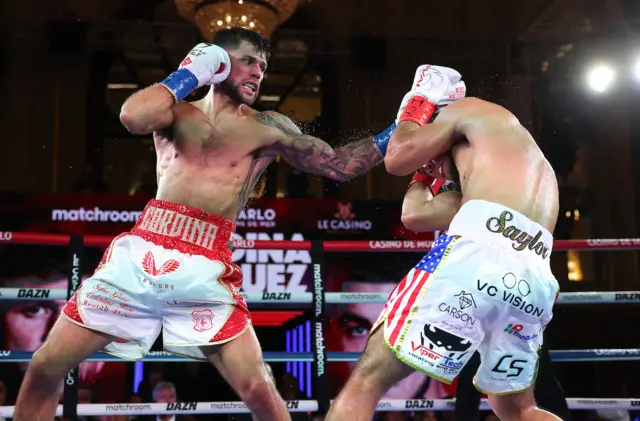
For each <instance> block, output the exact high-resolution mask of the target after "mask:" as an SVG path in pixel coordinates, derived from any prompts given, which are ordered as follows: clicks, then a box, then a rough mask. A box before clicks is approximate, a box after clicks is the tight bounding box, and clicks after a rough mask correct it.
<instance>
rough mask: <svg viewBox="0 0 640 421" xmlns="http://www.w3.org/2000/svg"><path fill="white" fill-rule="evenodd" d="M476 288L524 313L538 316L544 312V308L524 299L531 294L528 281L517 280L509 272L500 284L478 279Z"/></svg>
mask: <svg viewBox="0 0 640 421" xmlns="http://www.w3.org/2000/svg"><path fill="white" fill-rule="evenodd" d="M476 288H477V289H478V291H480V292H483V293H485V294H487V295H488V296H490V297H491V298H494V299H498V300H502V301H503V302H505V303H508V304H509V305H511V306H513V307H515V308H517V309H518V310H520V311H523V312H524V313H526V314H530V315H532V316H535V317H540V316H542V313H544V309H541V308H540V307H537V306H535V305H533V304H531V303H530V302H528V301H527V300H525V299H524V297H526V296H528V295H529V294H531V286H530V285H529V283H528V282H527V281H525V280H524V279H520V280H518V278H517V277H516V275H514V274H513V273H511V272H509V273H507V274H506V275H504V276H503V277H502V286H499V285H498V286H496V285H490V284H489V282H485V281H481V280H480V279H478V282H477V284H476Z"/></svg>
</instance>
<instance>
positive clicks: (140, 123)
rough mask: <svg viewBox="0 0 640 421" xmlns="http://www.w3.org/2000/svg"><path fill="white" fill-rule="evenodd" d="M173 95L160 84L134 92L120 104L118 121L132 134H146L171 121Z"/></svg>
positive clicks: (163, 127)
mask: <svg viewBox="0 0 640 421" xmlns="http://www.w3.org/2000/svg"><path fill="white" fill-rule="evenodd" d="M174 104H175V97H174V96H173V95H172V94H171V92H169V90H168V89H167V88H165V87H164V86H162V85H159V84H158V85H153V86H150V87H148V88H146V89H143V90H141V91H138V92H136V93H135V94H133V95H132V96H130V97H129V98H128V99H127V100H126V101H125V103H124V104H123V105H122V109H121V110H120V121H121V122H122V124H123V125H124V126H125V127H126V128H127V130H128V131H129V132H131V133H134V134H148V133H152V132H154V131H157V130H162V129H165V128H167V127H169V126H170V125H171V124H172V123H173V112H172V110H171V107H173V105H174Z"/></svg>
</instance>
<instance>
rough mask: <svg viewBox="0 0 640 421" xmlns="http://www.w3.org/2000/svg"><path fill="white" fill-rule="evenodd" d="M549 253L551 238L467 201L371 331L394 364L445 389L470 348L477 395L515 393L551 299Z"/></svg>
mask: <svg viewBox="0 0 640 421" xmlns="http://www.w3.org/2000/svg"><path fill="white" fill-rule="evenodd" d="M552 246H553V237H552V235H551V233H550V232H549V231H548V230H546V229H545V228H544V227H542V226H541V225H539V224H537V223H535V222H533V221H531V220H530V219H529V218H527V217H526V216H524V215H522V214H521V213H519V212H516V211H514V210H511V209H509V208H507V207H505V206H502V205H498V204H495V203H490V202H485V201H482V200H471V201H469V202H467V203H465V204H464V205H463V206H462V207H461V209H460V211H459V212H458V213H457V214H456V216H455V218H454V219H453V221H452V222H451V225H450V227H449V230H448V232H447V234H446V235H443V236H441V237H439V238H438V239H437V240H436V242H435V244H434V246H433V249H432V250H431V251H430V252H429V253H428V254H427V255H426V256H425V257H424V258H423V259H422V260H421V261H420V262H419V263H418V264H417V265H416V266H415V267H414V268H413V269H411V271H409V273H408V274H407V276H406V277H405V278H404V279H403V280H402V282H401V283H400V284H398V286H397V287H396V289H394V290H393V291H392V293H391V295H390V296H389V300H388V301H387V304H386V305H385V308H384V310H383V311H382V314H381V315H380V317H379V318H378V321H377V322H376V324H375V325H374V328H373V329H372V330H371V332H374V331H375V329H376V328H377V327H378V326H379V325H381V324H383V326H384V338H385V341H386V343H387V345H388V347H389V348H390V349H391V351H392V352H393V353H394V354H395V356H396V357H397V358H398V359H400V360H401V361H403V362H404V363H406V364H407V365H409V366H411V367H413V368H414V369H416V370H419V371H421V372H424V373H426V374H428V375H430V376H432V377H434V378H436V379H438V380H441V381H443V382H445V383H451V382H452V381H453V380H454V379H455V377H456V376H457V375H458V374H459V373H460V371H461V370H462V368H463V367H464V365H465V364H466V363H467V362H468V361H469V359H470V358H471V356H472V355H473V353H474V352H475V351H476V350H477V351H479V352H480V357H481V360H482V363H481V364H480V368H479V369H478V372H477V373H476V375H475V378H474V384H475V386H476V388H477V389H478V390H480V391H481V392H483V393H487V394H494V395H499V394H507V393H516V392H520V391H523V390H525V389H527V388H528V387H529V386H531V385H532V384H533V382H534V381H535V377H536V374H537V367H538V351H539V349H540V348H541V346H542V332H543V331H544V328H545V327H546V325H547V324H548V323H549V322H550V321H551V318H552V316H553V313H552V310H553V305H554V303H555V300H556V299H557V297H558V292H559V286H558V282H557V281H556V279H555V277H554V276H553V274H552V273H551V267H550V264H549V257H550V255H551V250H552Z"/></svg>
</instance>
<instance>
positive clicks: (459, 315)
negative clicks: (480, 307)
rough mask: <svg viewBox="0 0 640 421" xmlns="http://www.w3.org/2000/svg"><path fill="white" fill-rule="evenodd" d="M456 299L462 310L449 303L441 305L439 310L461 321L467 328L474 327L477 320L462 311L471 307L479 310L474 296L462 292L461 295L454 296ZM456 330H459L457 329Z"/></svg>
mask: <svg viewBox="0 0 640 421" xmlns="http://www.w3.org/2000/svg"><path fill="white" fill-rule="evenodd" d="M454 297H456V298H458V305H459V307H460V308H456V307H455V306H452V305H450V304H447V303H440V305H439V306H438V310H440V311H441V312H443V313H447V314H448V315H449V316H451V317H453V318H454V319H456V320H459V321H461V322H462V323H464V324H465V325H466V327H469V326H473V325H474V324H475V323H476V319H475V318H474V317H472V316H470V315H469V314H467V313H465V312H463V311H462V310H465V309H468V308H470V307H473V308H477V306H476V302H475V300H474V299H473V295H471V294H470V293H468V292H464V291H460V294H458V295H454ZM454 328H456V327H454ZM456 330H459V329H457V328H456Z"/></svg>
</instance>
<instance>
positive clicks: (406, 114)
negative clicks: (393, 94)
mask: <svg viewBox="0 0 640 421" xmlns="http://www.w3.org/2000/svg"><path fill="white" fill-rule="evenodd" d="M407 97H408V98H407ZM402 102H403V106H404V107H403V108H402V112H401V113H400V116H399V117H398V123H400V122H401V121H412V122H414V123H416V124H418V125H420V126H422V125H424V124H427V123H428V122H429V120H430V119H431V116H433V113H434V112H435V111H436V106H435V105H434V104H433V103H431V102H429V100H428V99H427V98H425V97H423V96H421V95H415V94H414V93H413V92H409V93H408V94H407V95H406V96H405V98H404V100H403V101H402Z"/></svg>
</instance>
